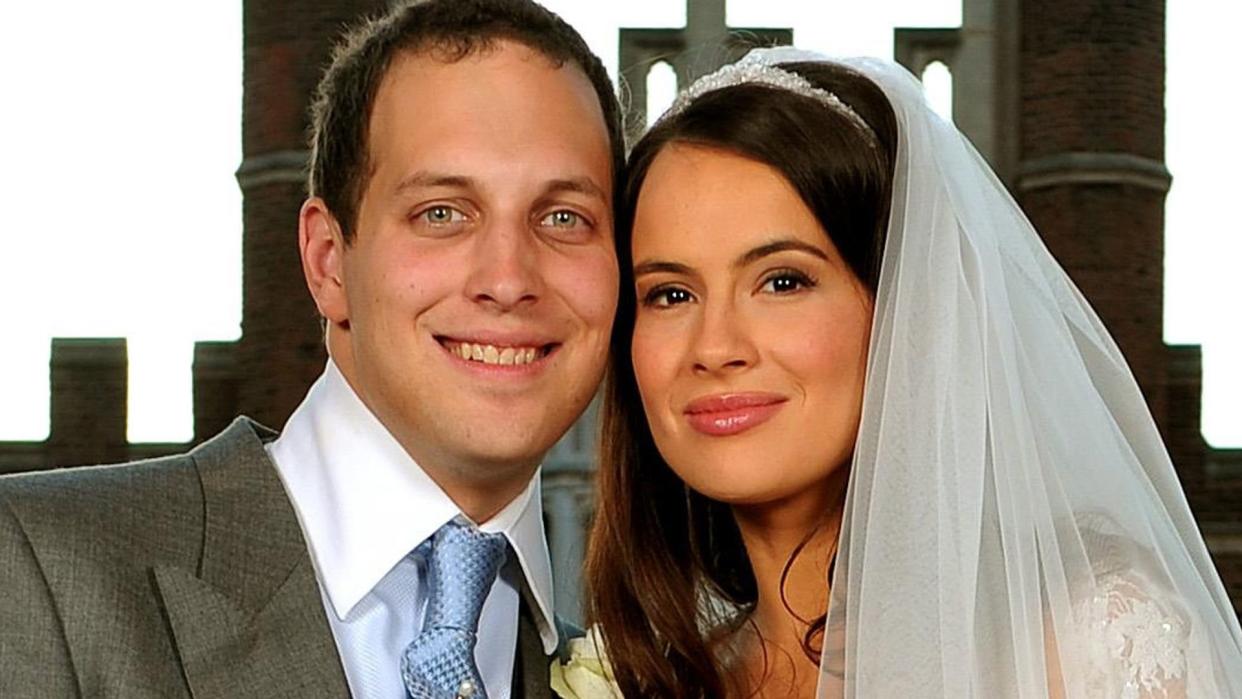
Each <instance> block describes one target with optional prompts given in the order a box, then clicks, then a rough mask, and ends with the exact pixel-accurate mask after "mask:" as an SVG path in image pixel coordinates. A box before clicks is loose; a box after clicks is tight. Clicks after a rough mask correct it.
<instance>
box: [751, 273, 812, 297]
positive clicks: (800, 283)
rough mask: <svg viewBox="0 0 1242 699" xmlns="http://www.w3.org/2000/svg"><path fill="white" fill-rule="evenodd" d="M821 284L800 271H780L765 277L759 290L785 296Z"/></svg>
mask: <svg viewBox="0 0 1242 699" xmlns="http://www.w3.org/2000/svg"><path fill="white" fill-rule="evenodd" d="M818 284H819V282H818V281H816V279H815V278H814V277H812V276H811V275H809V274H807V273H805V272H802V271H800V270H796V269H792V268H787V269H778V270H775V271H773V272H770V273H768V274H767V275H765V276H764V277H763V281H762V282H761V284H760V286H759V289H760V291H763V292H764V293H768V294H776V295H778V296H784V295H788V294H794V293H797V292H799V291H806V290H808V289H814V288H815V287H816V286H817V285H818Z"/></svg>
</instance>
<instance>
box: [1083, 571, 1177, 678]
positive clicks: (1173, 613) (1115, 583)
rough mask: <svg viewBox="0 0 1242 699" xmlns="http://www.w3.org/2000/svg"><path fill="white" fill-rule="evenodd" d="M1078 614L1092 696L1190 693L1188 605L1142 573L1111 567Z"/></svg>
mask: <svg viewBox="0 0 1242 699" xmlns="http://www.w3.org/2000/svg"><path fill="white" fill-rule="evenodd" d="M1077 611H1078V614H1076V616H1077V618H1078V621H1079V623H1080V624H1082V630H1083V632H1084V633H1083V639H1082V640H1083V641H1085V644H1086V647H1085V648H1084V649H1083V650H1084V651H1085V653H1086V660H1087V672H1088V673H1089V675H1088V677H1087V683H1086V684H1087V687H1088V689H1089V696H1092V697H1116V698H1117V699H1177V698H1180V697H1185V696H1187V683H1186V677H1187V652H1188V649H1189V645H1190V631H1191V629H1190V623H1191V622H1190V618H1189V617H1188V615H1187V614H1186V613H1185V611H1184V610H1183V608H1182V605H1180V604H1178V602H1177V601H1176V600H1175V599H1174V598H1173V597H1172V595H1170V594H1167V593H1165V592H1164V589H1163V588H1162V587H1161V586H1158V585H1154V584H1152V583H1151V581H1149V580H1147V579H1146V578H1145V576H1142V575H1140V574H1138V573H1134V572H1128V573H1111V574H1108V575H1106V576H1104V577H1103V578H1101V579H1100V580H1098V581H1097V586H1096V593H1095V595H1094V596H1093V597H1092V598H1090V599H1088V600H1086V601H1084V602H1083V603H1082V604H1081V605H1080V608H1079V610H1077Z"/></svg>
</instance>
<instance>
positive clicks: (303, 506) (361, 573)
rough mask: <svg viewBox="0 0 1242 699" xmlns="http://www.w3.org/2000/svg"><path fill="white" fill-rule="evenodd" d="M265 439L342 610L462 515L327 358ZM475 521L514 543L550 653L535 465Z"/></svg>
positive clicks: (552, 643)
mask: <svg viewBox="0 0 1242 699" xmlns="http://www.w3.org/2000/svg"><path fill="white" fill-rule="evenodd" d="M268 448H269V453H270V454H271V455H272V458H273V460H274V461H275V462H276V468H277V471H278V472H279V473H280V476H281V479H282V480H283V481H284V483H285V487H286V488H287V490H288V491H289V496H290V499H291V500H292V501H293V506H294V510H295V511H296V512H297V514H298V518H299V521H300V522H301V524H302V530H303V531H304V532H305V533H306V538H307V544H308V546H309V548H310V553H311V556H312V558H313V559H314V561H315V567H316V569H317V570H318V571H319V575H320V579H321V580H322V582H323V586H324V590H325V592H326V593H327V596H328V599H329V601H330V602H331V605H332V609H333V611H334V612H335V613H336V615H337V617H338V618H340V619H344V618H345V616H346V615H348V614H349V612H350V610H352V609H353V608H354V606H355V605H357V604H358V602H360V601H361V600H362V598H363V597H365V596H366V595H367V594H368V593H369V592H370V591H371V590H372V589H373V588H374V587H375V585H376V584H377V583H379V581H380V579H381V578H383V577H384V576H385V575H386V574H387V573H388V571H390V570H391V569H392V567H393V566H394V565H396V564H397V563H398V562H399V561H400V560H401V559H402V558H404V557H405V556H406V555H408V554H409V553H410V552H411V551H413V550H414V549H415V548H416V547H417V546H418V545H419V544H421V543H422V542H423V541H425V540H426V539H428V538H430V537H431V535H432V534H434V533H435V532H436V530H437V529H439V528H440V527H441V526H442V525H443V524H444V523H446V522H448V521H449V520H451V519H453V518H454V517H456V516H458V515H459V514H461V511H460V509H459V508H458V507H457V505H456V504H455V503H454V502H453V501H452V500H451V499H450V498H449V497H448V495H447V494H445V492H444V491H443V490H442V489H441V488H440V486H439V485H437V484H436V482H435V481H433V480H432V479H431V477H430V476H428V475H427V473H426V472H425V471H423V469H422V468H421V467H419V466H418V464H417V463H415V462H414V460H413V459H412V458H411V457H410V455H409V454H408V453H407V452H406V451H405V449H404V448H403V447H402V446H401V444H400V443H399V442H397V440H396V438H395V437H393V436H392V434H391V433H389V432H388V430H387V429H386V428H385V427H384V425H383V424H382V423H381V422H380V421H379V419H378V418H376V417H375V415H374V414H373V413H372V412H371V411H370V410H369V409H368V408H367V407H366V405H365V404H364V403H363V402H362V400H361V399H360V398H359V397H358V395H357V394H356V393H355V392H354V390H353V388H352V387H350V385H349V383H348V382H347V381H346V380H345V377H344V376H342V375H341V373H340V370H339V369H337V367H336V365H335V363H333V362H332V360H330V359H329V360H328V364H327V367H326V368H325V370H324V373H323V375H322V376H320V377H319V380H317V381H316V382H315V384H314V385H313V386H311V389H310V391H309V392H308V393H307V396H306V399H305V400H303V401H302V404H301V405H300V406H298V409H297V410H296V411H294V413H293V415H292V416H290V418H289V421H288V422H287V423H286V424H285V429H284V431H283V432H282V433H281V435H280V437H279V438H278V439H276V440H275V441H274V442H272V443H271V444H270V445H269V446H268ZM479 528H480V529H482V530H483V531H486V532H489V533H502V534H504V535H505V538H506V539H508V541H509V545H510V546H511V547H512V548H513V550H514V551H515V552H516V554H517V559H518V562H519V563H520V565H521V568H522V573H523V575H524V576H525V578H526V583H527V587H528V588H529V589H530V592H531V595H532V596H533V597H534V602H535V604H534V606H535V607H536V609H535V610H534V611H535V612H536V615H535V616H536V621H537V623H536V626H537V627H538V628H539V633H540V636H541V640H542V641H543V646H544V651H545V652H548V653H551V652H552V651H553V650H555V649H556V646H557V631H556V624H555V623H554V622H553V618H554V617H553V598H552V565H551V561H550V560H549V556H548V548H547V543H546V541H547V539H546V538H545V535H544V529H543V503H542V498H541V491H540V486H539V474H538V472H536V474H535V476H534V477H532V478H531V481H530V483H528V484H527V486H526V489H525V490H523V491H522V493H521V494H519V495H518V496H517V497H516V498H514V499H513V500H512V501H511V502H509V504H508V505H506V506H505V507H504V508H503V509H502V510H501V511H500V512H499V513H497V514H496V516H495V517H493V518H491V519H490V520H488V521H487V522H484V523H482V524H481V525H480V527H479Z"/></svg>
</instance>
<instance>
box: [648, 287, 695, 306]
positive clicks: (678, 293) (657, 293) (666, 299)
mask: <svg viewBox="0 0 1242 699" xmlns="http://www.w3.org/2000/svg"><path fill="white" fill-rule="evenodd" d="M693 300H694V295H693V294H691V293H690V292H689V291H688V290H686V289H684V288H682V287H680V286H677V285H675V284H661V285H659V286H657V287H654V288H652V289H651V290H650V291H648V292H647V293H645V294H643V306H646V307H648V308H667V307H669V306H678V305H680V304H683V303H689V302H690V301H693Z"/></svg>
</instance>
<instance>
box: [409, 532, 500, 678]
mask: <svg viewBox="0 0 1242 699" xmlns="http://www.w3.org/2000/svg"><path fill="white" fill-rule="evenodd" d="M505 550H506V545H505V537H504V535H503V534H484V533H483V532H481V531H479V530H478V529H477V528H475V527H473V526H471V525H469V524H467V523H465V522H463V521H460V519H454V520H452V521H451V522H449V523H448V524H445V525H444V526H443V527H440V528H439V529H438V530H437V531H436V533H435V535H433V536H432V538H431V554H430V561H429V564H428V566H427V568H428V570H427V585H428V590H429V594H428V597H427V612H426V614H425V615H424V617H423V630H422V632H421V633H419V634H418V637H417V638H415V639H414V641H413V642H412V643H411V644H410V645H408V646H406V649H405V653H403V654H402V655H401V678H402V679H403V680H405V687H406V690H407V691H409V693H410V697H411V699H458V698H459V697H463V698H465V699H487V691H486V689H485V688H484V687H483V679H482V678H481V677H480V676H479V668H478V667H477V666H475V663H474V646H475V643H476V642H477V641H478V627H479V613H480V612H482V611H483V600H484V599H486V598H487V593H488V592H489V591H490V590H491V589H492V583H493V582H495V581H496V574H497V573H498V572H500V564H501V563H503V562H504V560H505Z"/></svg>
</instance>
